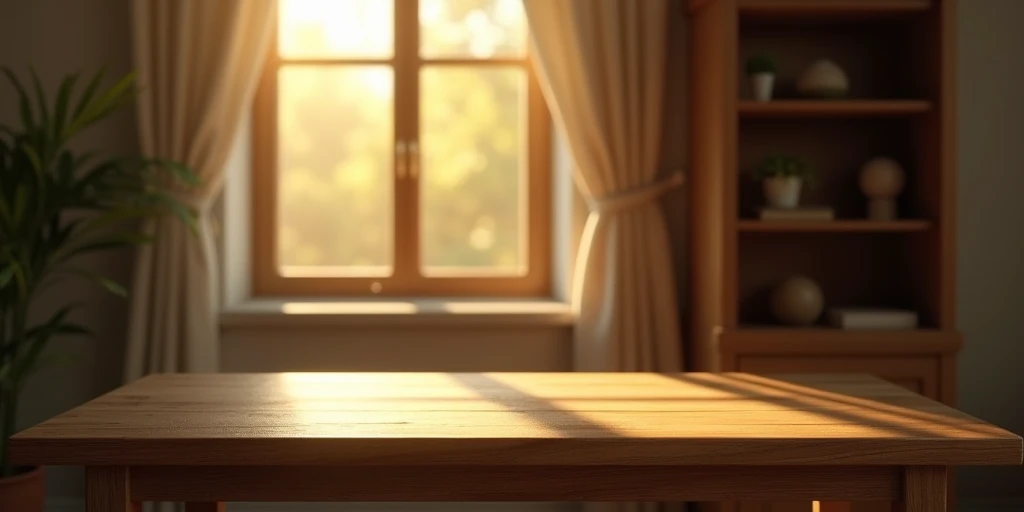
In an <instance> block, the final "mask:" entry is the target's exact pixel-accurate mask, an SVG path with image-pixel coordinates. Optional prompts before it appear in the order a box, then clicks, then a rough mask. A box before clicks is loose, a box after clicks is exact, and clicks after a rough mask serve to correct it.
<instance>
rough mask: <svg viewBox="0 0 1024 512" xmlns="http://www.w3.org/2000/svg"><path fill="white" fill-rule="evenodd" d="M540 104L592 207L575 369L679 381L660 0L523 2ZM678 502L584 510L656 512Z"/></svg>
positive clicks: (578, 281) (664, 14)
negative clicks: (672, 375)
mask: <svg viewBox="0 0 1024 512" xmlns="http://www.w3.org/2000/svg"><path fill="white" fill-rule="evenodd" d="M523 4H524V6H525V8H526V15H527V19H528V21H529V25H530V33H531V36H532V38H533V45H534V48H533V59H534V64H535V66H536V68H537V73H538V75H539V77H540V82H541V86H542V89H543V91H544V95H545V98H546V100H547V102H548V105H549V106H550V108H551V110H552V114H553V116H554V118H555V122H556V123H557V125H558V129H560V130H561V132H562V134H563V135H564V137H565V140H566V141H567V142H568V145H569V148H570V151H571V154H572V156H573V159H574V162H575V164H576V165H575V168H574V170H573V179H574V182H575V183H576V186H577V187H578V188H579V189H580V191H581V193H582V195H583V196H584V197H585V198H586V200H587V203H588V206H589V208H590V215H589V217H588V219H587V224H586V226H585V228H584V232H583V239H582V240H581V243H580V249H579V253H578V255H577V260H576V267H575V275H574V276H573V295H572V301H573V308H574V313H575V314H576V317H577V323H576V326H575V335H574V350H575V352H574V364H575V369H576V370H577V371H653V372H677V371H681V370H682V368H683V366H682V365H683V361H682V338H681V333H680V328H679V318H678V315H679V311H678V307H677V298H676V291H675V279H674V271H673V267H672V258H671V250H670V246H669V238H668V228H667V226H666V222H665V219H664V216H663V214H662V212H661V209H660V207H659V204H658V201H657V198H658V196H660V195H661V194H662V193H663V192H665V191H666V190H668V189H670V188H672V187H674V186H677V185H679V184H680V183H681V182H682V176H681V175H680V174H669V175H668V176H665V175H664V174H662V173H660V172H659V167H658V164H659V159H660V149H661V148H660V144H661V130H662V109H663V105H664V101H663V89H664V80H665V65H666V62H665V53H666V43H667V24H668V14H669V13H668V3H667V0H523ZM677 507H680V505H678V504H671V505H670V504H654V503H642V504H641V503H627V504H617V503H608V504H588V507H587V508H588V511H589V510H618V511H624V510H630V511H638V510H642V511H654V510H665V509H668V508H677Z"/></svg>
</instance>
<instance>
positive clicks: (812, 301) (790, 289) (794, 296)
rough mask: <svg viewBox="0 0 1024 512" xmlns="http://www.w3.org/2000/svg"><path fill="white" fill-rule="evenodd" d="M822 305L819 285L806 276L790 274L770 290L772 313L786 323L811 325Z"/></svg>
mask: <svg viewBox="0 0 1024 512" xmlns="http://www.w3.org/2000/svg"><path fill="white" fill-rule="evenodd" d="M824 307H825V299H824V297H823V294H822V293H821V287H819V286H818V283H815V282H814V281H813V280H812V279H810V278H808V277H806V276H799V275H798V276H792V277H790V278H788V279H786V280H785V281H783V282H782V283H781V284H779V285H778V286H777V287H775V289H774V290H773V291H772V295H771V312H772V315H773V316H774V317H775V319H776V320H778V321H779V322H781V323H784V324H787V325H812V324H814V322H816V321H818V317H820V316H821V312H822V310H823V309H824Z"/></svg>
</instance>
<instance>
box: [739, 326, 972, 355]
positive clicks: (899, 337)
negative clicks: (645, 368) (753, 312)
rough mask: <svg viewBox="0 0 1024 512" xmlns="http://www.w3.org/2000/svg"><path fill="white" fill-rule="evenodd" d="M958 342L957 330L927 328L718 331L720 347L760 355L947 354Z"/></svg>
mask: <svg viewBox="0 0 1024 512" xmlns="http://www.w3.org/2000/svg"><path fill="white" fill-rule="evenodd" d="M962 343H963V337H962V336H961V334H960V333H959V332H957V331H951V330H940V329H931V328H920V329H905V330H852V329H849V330H847V329H837V328H830V327H807V328H790V327H774V326H747V327H740V328H739V329H735V330H725V331H723V332H722V334H721V344H722V346H723V349H725V350H727V351H730V352H733V353H736V354H760V355H807V356H814V355H836V354H850V355H853V354H922V353H939V352H941V353H948V352H956V351H957V350H959V349H960V346H961V345H962Z"/></svg>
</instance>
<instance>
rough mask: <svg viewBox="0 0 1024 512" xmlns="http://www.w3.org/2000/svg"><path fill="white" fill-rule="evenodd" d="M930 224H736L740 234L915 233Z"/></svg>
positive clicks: (800, 221) (789, 222)
mask: <svg viewBox="0 0 1024 512" xmlns="http://www.w3.org/2000/svg"><path fill="white" fill-rule="evenodd" d="M931 226H932V223H931V222H930V221H927V220H917V219H914V220H895V221H885V222H882V221H870V220H844V219H837V220H820V221H819V220H755V219H743V220H740V221H739V222H738V223H737V227H738V229H739V230H740V231H741V232H755V233H757V232H766V233H771V232H793V233H801V232H808V233H814V232H821V233H915V232H920V231H927V230H928V229H929V228H931Z"/></svg>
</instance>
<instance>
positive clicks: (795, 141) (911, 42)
mask: <svg viewBox="0 0 1024 512" xmlns="http://www.w3.org/2000/svg"><path fill="white" fill-rule="evenodd" d="M955 2H956V0H691V2H690V4H689V6H690V10H689V14H690V19H691V25H690V37H691V42H690V45H689V47H690V51H691V55H690V62H691V66H692V67H691V76H692V77H693V81H692V83H691V87H690V94H691V103H690V122H691V125H692V126H699V127H700V129H697V130H691V132H690V137H691V139H690V141H689V147H690V155H691V162H690V168H691V169H692V171H691V173H690V176H689V180H688V188H689V192H690V194H691V196H690V208H691V212H690V219H692V221H691V226H690V237H691V239H690V244H689V246H690V247H691V249H690V250H691V259H690V264H691V269H690V275H691V276H692V281H691V287H690V288H691V298H690V301H689V304H690V315H689V318H690V326H689V327H690V333H689V337H688V339H687V346H688V349H689V354H688V355H689V359H688V360H689V362H690V369H693V370H701V371H743V372H752V373H823V372H824V373H832V372H835V373H844V372H856V373H873V374H875V375H878V376H880V377H882V378H885V379H888V380H890V381H892V382H895V383H898V384H900V385H903V386H906V387H907V388H909V389H912V390H914V391H916V392H919V393H922V394H924V395H926V396H929V397H931V398H934V399H937V400H941V401H943V402H945V403H947V404H949V405H955V367H956V354H957V352H958V351H959V349H960V346H961V343H962V340H961V335H960V333H959V332H958V330H957V326H956V321H955V310H954V306H955V295H954V287H955V273H954V270H955V264H954V258H955V252H956V251H955V226H954V219H955V204H954V198H955V189H954V186H955V183H954V172H955V169H954V165H955V162H956V156H955V154H954V147H955V140H954V134H955V125H954V122H955V121H954V117H955V103H954V98H955V91H954V86H955V82H956V80H955V74H954V56H955V44H954V39H953V37H954V27H955V19H954V13H955ZM761 53H767V54H769V55H771V56H772V57H774V58H775V59H776V60H777V61H778V73H777V77H776V95H775V97H774V98H773V99H772V100H770V101H768V102H758V101H754V100H753V99H752V95H751V92H750V88H749V85H748V83H747V78H746V76H745V74H744V63H745V61H746V59H747V58H749V57H751V56H753V55H757V54H761ZM820 58H828V59H831V60H833V61H835V62H837V63H838V64H839V65H840V66H841V67H842V68H843V69H844V70H845V72H846V74H847V76H848V78H849V80H850V90H849V93H848V94H847V95H846V97H844V98H843V99H837V100H816V99H807V98H802V97H801V96H800V95H799V94H798V93H797V92H796V91H795V87H794V84H795V82H796V80H797V78H798V77H799V74H800V73H801V72H802V71H803V70H804V69H805V68H806V67H807V66H808V65H810V64H811V63H812V62H813V61H814V60H817V59H820ZM771 154H792V155H795V156H799V157H802V158H803V159H804V160H805V161H806V162H807V163H808V164H809V165H810V166H811V167H812V168H813V169H814V170H815V171H817V174H818V180H817V181H818V184H817V186H816V187H814V188H813V189H807V188H805V190H804V191H803V192H802V203H803V204H804V205H808V206H829V207H831V208H832V209H833V211H834V212H835V216H836V219H835V220H830V221H817V220H800V221H796V220H793V221H788V220H787V221H780V220H772V221H762V220H759V219H756V215H755V214H756V211H757V208H758V207H760V206H761V205H763V192H762V190H761V188H760V184H759V183H757V182H756V181H754V180H752V179H750V178H749V173H750V171H752V170H753V168H755V167H756V166H757V164H758V163H759V162H760V161H761V160H762V159H763V158H764V157H765V156H767V155H771ZM878 156H888V157H891V158H894V159H896V160H897V161H899V162H900V164H901V165H902V167H903V168H904V169H905V170H906V172H907V182H906V187H905V189H904V191H903V193H902V194H901V195H900V197H899V200H898V210H899V215H898V218H897V219H896V220H892V221H873V220H868V219H867V212H866V198H865V197H864V196H863V194H862V193H861V191H860V189H859V186H858V184H857V183H858V172H859V170H860V168H861V166H862V165H863V164H864V163H865V162H866V161H868V160H870V159H871V158H874V157H878ZM796 274H800V275H805V276H808V277H810V278H811V279H813V280H814V281H815V282H817V283H818V285H819V286H820V287H821V289H822V293H823V295H824V300H825V308H826V311H827V308H829V307H836V306H845V307H886V308H900V309H911V310H914V311H915V312H917V314H918V319H919V327H918V328H916V329H910V330H898V331H891V330H885V331H880V330H842V329H838V328H832V327H829V326H828V325H826V324H825V322H824V320H820V321H819V322H818V323H816V324H815V325H814V326H811V327H806V328H802V327H791V326H784V325H780V324H779V323H778V322H776V321H775V320H774V318H772V315H771V313H770V307H769V304H770V295H771V291H772V289H773V288H774V287H775V286H777V285H778V284H779V283H780V282H782V281H783V280H784V279H785V278H787V277H789V276H792V275H796ZM824 317H825V312H823V314H822V318H824ZM702 508H704V509H711V510H721V511H727V512H810V511H811V504H810V503H807V502H793V503H770V504H769V503H746V502H745V503H725V504H719V505H713V506H712V505H706V506H705V507H702ZM838 510H843V511H851V512H889V511H890V505H889V504H888V503H852V504H829V503H823V504H821V511H822V512H833V511H838ZM950 510H952V505H950Z"/></svg>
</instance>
